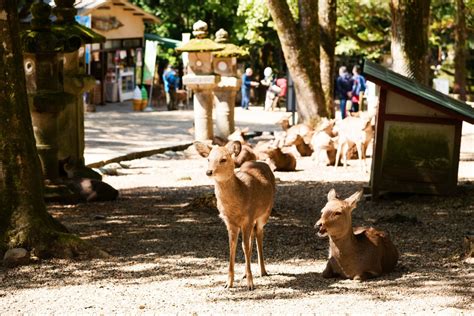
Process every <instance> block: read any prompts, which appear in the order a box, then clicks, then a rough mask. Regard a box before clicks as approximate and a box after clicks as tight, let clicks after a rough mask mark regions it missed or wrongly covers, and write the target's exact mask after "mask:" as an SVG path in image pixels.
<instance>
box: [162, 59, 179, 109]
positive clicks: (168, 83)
mask: <svg viewBox="0 0 474 316" xmlns="http://www.w3.org/2000/svg"><path fill="white" fill-rule="evenodd" d="M178 80H179V77H178V76H177V74H176V71H175V70H174V68H173V67H172V66H171V65H168V67H167V68H166V70H165V71H164V73H163V83H164V88H165V94H166V106H167V108H168V111H172V110H176V104H175V103H176V102H175V100H176V88H177V85H178V82H179V81H178Z"/></svg>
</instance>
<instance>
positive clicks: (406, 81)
mask: <svg viewBox="0 0 474 316" xmlns="http://www.w3.org/2000/svg"><path fill="white" fill-rule="evenodd" d="M363 74H364V76H365V77H366V78H367V79H369V80H370V81H373V82H375V83H376V84H379V85H384V86H392V87H396V88H399V89H402V90H403V91H406V92H408V93H409V94H411V95H413V96H415V97H419V98H422V99H424V100H426V101H429V102H431V103H435V104H437V105H439V106H440V107H443V108H444V109H447V110H448V111H449V112H452V113H453V114H454V115H456V116H461V118H462V119H463V120H465V121H467V122H469V123H471V124H474V109H473V108H472V107H471V106H469V105H468V104H467V103H464V102H462V101H459V100H456V99H453V98H451V97H449V96H447V95H445V94H444V93H441V92H439V91H436V90H435V89H433V88H430V87H428V86H425V85H423V84H421V83H419V82H417V81H415V80H413V79H410V78H407V77H405V76H402V75H400V74H397V73H395V72H393V71H391V70H389V69H387V68H385V67H383V66H381V65H379V64H376V63H373V62H371V61H369V60H365V61H364V66H363Z"/></svg>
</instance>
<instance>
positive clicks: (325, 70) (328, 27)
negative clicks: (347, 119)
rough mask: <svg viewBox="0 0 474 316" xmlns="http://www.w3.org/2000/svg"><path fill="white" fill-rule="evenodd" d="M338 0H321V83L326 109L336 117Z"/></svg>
mask: <svg viewBox="0 0 474 316" xmlns="http://www.w3.org/2000/svg"><path fill="white" fill-rule="evenodd" d="M336 22H337V0H319V27H320V28H321V38H320V41H321V84H322V88H323V91H324V98H325V100H326V110H327V112H328V113H329V114H330V115H331V116H332V117H334V102H333V100H334V93H333V91H334V67H335V64H334V54H335V50H336Z"/></svg>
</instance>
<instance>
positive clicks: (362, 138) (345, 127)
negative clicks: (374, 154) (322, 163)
mask: <svg viewBox="0 0 474 316" xmlns="http://www.w3.org/2000/svg"><path fill="white" fill-rule="evenodd" d="M336 127H337V128H336V129H337V133H338V135H339V137H338V141H337V151H336V159H335V163H334V168H337V165H338V163H339V158H340V157H341V154H342V157H343V160H344V167H346V165H347V152H348V150H349V148H350V146H351V145H352V144H355V146H356V148H357V154H358V156H359V164H360V165H361V168H362V169H363V171H364V172H367V164H366V160H365V154H366V151H367V146H368V145H369V143H370V141H371V140H372V138H373V137H374V132H373V130H372V125H371V124H370V119H365V118H361V117H352V116H349V117H346V118H345V119H343V120H342V121H340V122H339V124H337V125H336Z"/></svg>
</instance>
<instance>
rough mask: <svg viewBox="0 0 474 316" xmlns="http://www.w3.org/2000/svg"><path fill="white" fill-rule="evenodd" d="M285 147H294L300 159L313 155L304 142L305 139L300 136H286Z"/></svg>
mask: <svg viewBox="0 0 474 316" xmlns="http://www.w3.org/2000/svg"><path fill="white" fill-rule="evenodd" d="M284 146H289V147H293V146H294V148H295V149H296V150H294V151H295V152H296V154H297V155H298V156H300V157H308V156H311V154H312V153H313V150H312V149H311V147H310V146H309V145H308V144H306V143H305V142H304V139H303V137H302V136H301V135H299V134H289V135H288V136H286V138H285V142H284Z"/></svg>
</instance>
